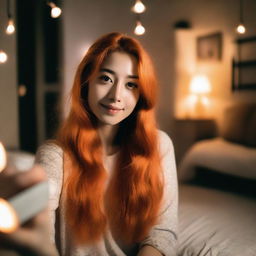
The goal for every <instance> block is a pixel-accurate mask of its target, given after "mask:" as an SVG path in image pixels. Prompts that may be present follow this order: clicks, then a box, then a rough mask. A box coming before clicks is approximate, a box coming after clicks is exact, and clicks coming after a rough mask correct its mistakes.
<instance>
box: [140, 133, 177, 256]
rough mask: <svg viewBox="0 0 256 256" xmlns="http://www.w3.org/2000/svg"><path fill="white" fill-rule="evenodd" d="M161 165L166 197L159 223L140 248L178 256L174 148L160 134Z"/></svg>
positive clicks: (166, 255) (165, 255)
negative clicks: (154, 249) (145, 246)
mask: <svg viewBox="0 0 256 256" xmlns="http://www.w3.org/2000/svg"><path fill="white" fill-rule="evenodd" d="M159 146H160V154H161V157H162V158H161V159H162V160H161V165H162V168H163V174H164V195H163V202H162V206H161V208H160V215H159V220H158V223H157V224H156V225H155V226H153V228H152V229H151V232H150V234H149V236H148V237H147V238H146V239H145V240H144V241H142V243H141V244H140V246H141V247H142V246H144V245H151V246H153V247H155V248H156V249H157V250H159V251H160V252H161V253H162V254H163V255H164V256H174V255H177V253H176V250H177V228H178V185H177V173H176V163H175V157H174V148H173V144H172V141H171V140H170V138H169V137H168V135H167V134H166V133H164V132H162V131H160V132H159Z"/></svg>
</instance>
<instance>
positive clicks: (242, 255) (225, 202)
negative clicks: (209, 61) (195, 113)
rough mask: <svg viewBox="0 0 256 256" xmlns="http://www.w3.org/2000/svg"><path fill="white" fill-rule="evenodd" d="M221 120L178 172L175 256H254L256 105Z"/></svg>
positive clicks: (237, 109)
mask: <svg viewBox="0 0 256 256" xmlns="http://www.w3.org/2000/svg"><path fill="white" fill-rule="evenodd" d="M225 115H226V117H227V118H226V123H225V126H226V127H225V129H224V131H222V132H220V136H219V137H216V138H212V139H207V140H202V141H199V142H197V143H195V144H194V145H193V146H192V147H191V148H190V150H189V151H188V152H187V153H186V155H185V157H184V158H183V160H182V161H181V163H180V164H179V166H178V177H179V183H180V184H179V252H178V255H179V256H217V255H218V256H255V255H256V105H255V104H251V105H250V106H248V105H242V106H241V105H240V106H238V107H237V106H235V107H232V108H230V109H228V110H227V111H226V113H225ZM238 126H239V127H238Z"/></svg>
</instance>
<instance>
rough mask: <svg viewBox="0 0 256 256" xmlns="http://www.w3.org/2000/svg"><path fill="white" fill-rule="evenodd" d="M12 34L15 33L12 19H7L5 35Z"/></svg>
mask: <svg viewBox="0 0 256 256" xmlns="http://www.w3.org/2000/svg"><path fill="white" fill-rule="evenodd" d="M14 32H15V26H14V22H13V19H9V20H8V25H7V27H6V34H8V35H11V34H13V33H14Z"/></svg>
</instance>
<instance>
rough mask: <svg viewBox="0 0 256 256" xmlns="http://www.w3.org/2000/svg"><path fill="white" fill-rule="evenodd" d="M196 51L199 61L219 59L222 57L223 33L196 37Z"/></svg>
mask: <svg viewBox="0 0 256 256" xmlns="http://www.w3.org/2000/svg"><path fill="white" fill-rule="evenodd" d="M196 48H197V49H196V52H197V59H198V60H199V61H219V60H221V57H222V33H221V32H218V33H213V34H208V35H204V36H199V37H197V39H196Z"/></svg>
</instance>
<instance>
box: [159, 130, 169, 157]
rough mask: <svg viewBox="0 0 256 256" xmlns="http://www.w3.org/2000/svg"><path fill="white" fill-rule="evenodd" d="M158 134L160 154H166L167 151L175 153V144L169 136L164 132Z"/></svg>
mask: <svg viewBox="0 0 256 256" xmlns="http://www.w3.org/2000/svg"><path fill="white" fill-rule="evenodd" d="M157 132H158V143H159V148H160V152H161V153H162V154H165V153H166V152H167V151H173V143H172V140H171V138H170V137H169V135H168V134H167V133H166V132H164V131H162V130H158V131H157Z"/></svg>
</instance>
